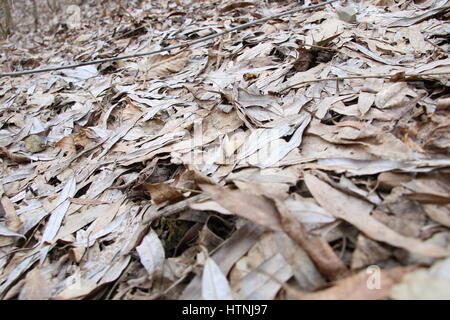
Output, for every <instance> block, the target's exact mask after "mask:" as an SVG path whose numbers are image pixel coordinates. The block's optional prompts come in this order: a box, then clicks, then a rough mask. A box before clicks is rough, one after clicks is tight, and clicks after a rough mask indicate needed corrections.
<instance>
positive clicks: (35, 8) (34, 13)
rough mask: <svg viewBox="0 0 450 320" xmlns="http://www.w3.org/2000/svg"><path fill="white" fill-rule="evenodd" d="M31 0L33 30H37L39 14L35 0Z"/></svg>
mask: <svg viewBox="0 0 450 320" xmlns="http://www.w3.org/2000/svg"><path fill="white" fill-rule="evenodd" d="M31 2H32V3H33V18H34V31H37V30H38V26H39V15H38V10H37V4H36V0H31Z"/></svg>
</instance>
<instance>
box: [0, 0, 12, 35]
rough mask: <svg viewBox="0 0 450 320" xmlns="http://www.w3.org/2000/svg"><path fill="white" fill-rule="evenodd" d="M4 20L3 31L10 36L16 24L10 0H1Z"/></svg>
mask: <svg viewBox="0 0 450 320" xmlns="http://www.w3.org/2000/svg"><path fill="white" fill-rule="evenodd" d="M1 5H2V10H3V15H4V22H3V24H2V33H3V35H4V36H5V37H7V36H9V35H10V34H11V32H12V31H13V28H14V24H13V20H12V14H11V3H10V0H1Z"/></svg>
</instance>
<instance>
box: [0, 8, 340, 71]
mask: <svg viewBox="0 0 450 320" xmlns="http://www.w3.org/2000/svg"><path fill="white" fill-rule="evenodd" d="M335 1H337V0H329V1H326V2H323V3H319V4H315V5H311V6H306V7H301V8H297V9H293V10H289V11H285V12H282V13H279V14H275V15H273V16H270V17H266V18H262V19H258V20H255V21H252V22H248V23H244V24H241V25H239V26H237V27H234V28H231V29H228V30H225V31H223V32H219V33H215V34H212V35H209V36H206V37H203V38H200V39H196V40H192V41H189V42H186V43H182V44H177V45H174V46H169V47H166V48H163V49H160V50H155V51H149V52H142V53H135V54H129V55H123V56H118V57H112V58H105V59H99V60H92V61H87V62H81V63H78V64H71V65H67V66H59V67H47V68H42V69H33V70H25V71H18V72H5V73H0V78H1V77H15V76H21V75H26V74H34V73H42V72H49V71H56V70H65V69H72V68H76V67H83V66H89V65H93V64H100V63H105V62H111V61H117V60H127V59H131V58H138V57H143V56H149V55H154V54H158V53H162V52H167V51H170V50H175V49H180V48H187V47H190V46H192V45H194V44H197V43H200V42H204V41H207V40H211V39H214V38H217V37H220V36H223V35H225V34H228V33H231V32H234V31H238V30H242V29H245V28H247V27H250V26H253V25H255V24H258V23H263V22H266V21H269V20H272V19H277V18H280V17H282V16H287V15H291V14H294V13H297V12H300V11H305V10H311V9H315V8H319V7H324V6H326V5H328V4H330V3H332V2H335Z"/></svg>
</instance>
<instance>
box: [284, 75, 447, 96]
mask: <svg viewBox="0 0 450 320" xmlns="http://www.w3.org/2000/svg"><path fill="white" fill-rule="evenodd" d="M398 73H399V72H396V73H393V74H371V75H365V76H348V77H332V78H322V79H312V80H304V81H300V82H297V83H294V84H291V85H290V86H288V87H286V88H283V89H282V90H280V91H279V92H278V93H281V92H284V91H286V90H288V89H291V88H292V87H296V86H299V85H302V84H307V83H314V82H321V81H333V80H334V81H339V80H348V79H390V78H392V77H394V76H396V75H397V74H398ZM446 74H450V72H428V73H405V74H404V75H402V78H401V79H407V78H415V77H423V76H440V75H446ZM399 81H400V80H399Z"/></svg>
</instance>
